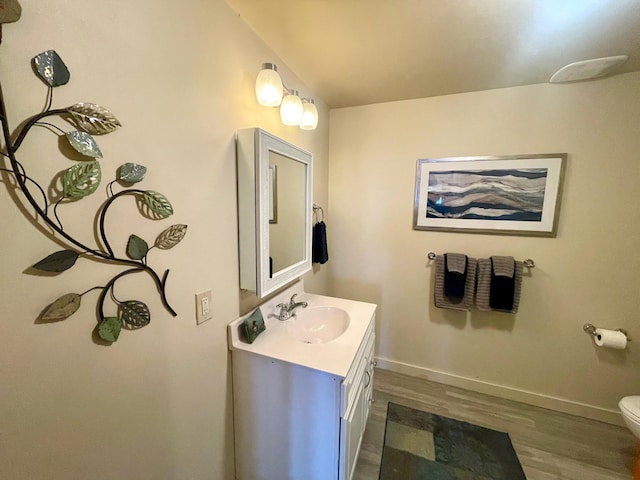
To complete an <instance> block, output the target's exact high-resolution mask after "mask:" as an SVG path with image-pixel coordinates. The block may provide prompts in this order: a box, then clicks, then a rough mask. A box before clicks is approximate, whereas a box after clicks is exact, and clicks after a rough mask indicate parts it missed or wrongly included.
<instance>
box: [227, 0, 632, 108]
mask: <svg viewBox="0 0 640 480" xmlns="http://www.w3.org/2000/svg"><path fill="white" fill-rule="evenodd" d="M227 2H228V3H229V5H230V6H231V8H232V9H234V11H236V12H237V13H238V15H239V16H240V17H241V18H243V19H244V20H245V22H246V23H247V24H249V26H250V27H251V28H252V29H253V30H254V31H255V32H256V33H257V34H258V35H259V36H260V37H261V38H262V39H263V40H264V41H265V43H267V45H269V46H270V47H271V48H272V49H273V50H274V51H275V52H277V54H278V56H279V57H280V58H281V59H282V61H284V62H285V63H286V65H287V66H288V67H289V68H290V69H291V70H292V71H293V72H295V74H296V75H297V76H298V77H299V78H300V79H301V80H302V81H303V82H304V83H305V84H306V85H307V86H308V87H309V88H311V89H312V90H313V92H314V93H315V94H316V95H318V96H319V97H320V98H321V99H322V100H324V101H325V102H326V103H327V104H328V105H329V106H330V107H331V108H338V107H348V106H355V105H366V104H371V103H380V102H389V101H395V100H405V99H413V98H423V97H431V96H436V95H447V94H452V93H461V92H470V91H477V90H489V89H493V88H502V87H511V86H519V85H529V84H534V83H544V82H547V81H548V80H549V78H550V77H551V75H552V74H553V73H554V72H555V71H556V70H558V69H559V68H561V67H563V66H564V65H566V64H568V63H572V62H576V61H580V60H586V59H590V58H600V57H607V56H612V55H628V56H629V59H628V60H627V62H626V63H625V64H624V65H622V67H620V69H619V70H618V71H617V73H623V72H631V71H640V0H227ZM273 61H274V59H270V58H265V59H264V62H273ZM276 64H277V62H276ZM259 68H260V66H259V65H256V73H257V71H258V70H259ZM283 81H284V82H285V84H287V79H286V77H284V78H283ZM290 86H291V87H297V86H296V85H290ZM300 93H301V94H302V95H303V96H304V95H305V92H304V91H302V92H300Z"/></svg>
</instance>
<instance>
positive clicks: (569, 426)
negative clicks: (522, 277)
mask: <svg viewBox="0 0 640 480" xmlns="http://www.w3.org/2000/svg"><path fill="white" fill-rule="evenodd" d="M374 398H375V403H374V404H373V405H372V407H371V413H370V416H369V420H368V422H367V428H366V431H365V434H364V438H363V440H362V446H361V448H360V455H359V457H358V463H357V466H356V471H355V474H354V477H353V479H354V480H376V479H377V478H378V472H379V469H380V459H381V455H382V445H383V441H384V428H385V420H386V416H387V404H388V402H394V403H398V404H401V405H406V406H408V407H412V408H416V409H419V410H424V411H427V412H432V413H436V414H438V415H443V416H446V417H450V418H455V419H458V420H463V421H466V422H469V423H473V424H476V425H480V426H483V427H487V428H491V429H493V430H498V431H501V432H507V433H508V434H509V436H510V437H511V442H512V443H513V446H514V448H515V450H516V453H517V454H518V458H519V459H520V463H521V464H522V468H523V469H524V472H525V474H526V476H527V480H552V479H553V480H556V479H563V480H564V479H566V480H618V479H620V480H630V479H631V478H633V474H632V471H633V467H634V462H635V459H636V456H637V453H638V441H637V439H636V438H635V437H634V436H633V435H632V434H631V432H629V431H628V430H627V429H626V428H624V427H621V426H616V425H611V424H608V423H603V422H598V421H594V420H590V419H586V418H582V417H577V416H573V415H568V414H565V413H560V412H556V411H553V410H548V409H544V408H539V407H535V406H531V405H527V404H523V403H519V402H514V401H511V400H506V399H503V398H498V397H492V396H489V395H484V394H481V393H476V392H471V391H468V390H463V389H460V388H456V387H450V386H448V385H443V384H440V383H435V382H430V381H427V380H424V379H421V378H417V377H411V376H407V375H403V374H399V373H395V372H390V371H388V370H382V369H376V373H375V376H374ZM405 480H411V479H408V478H407V479H405Z"/></svg>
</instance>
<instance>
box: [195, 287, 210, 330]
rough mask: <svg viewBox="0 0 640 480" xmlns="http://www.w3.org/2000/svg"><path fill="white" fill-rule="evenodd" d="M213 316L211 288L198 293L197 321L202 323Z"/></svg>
mask: <svg viewBox="0 0 640 480" xmlns="http://www.w3.org/2000/svg"><path fill="white" fill-rule="evenodd" d="M212 318H213V313H212V312H211V290H207V291H206V292H202V293H197V294H196V323H197V324H198V325H200V324H201V323H203V322H206V321H207V320H211V319H212Z"/></svg>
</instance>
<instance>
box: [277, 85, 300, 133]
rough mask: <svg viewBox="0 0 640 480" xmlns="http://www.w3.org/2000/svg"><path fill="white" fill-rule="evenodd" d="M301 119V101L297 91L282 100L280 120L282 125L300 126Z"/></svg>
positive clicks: (292, 91)
mask: <svg viewBox="0 0 640 480" xmlns="http://www.w3.org/2000/svg"><path fill="white" fill-rule="evenodd" d="M301 119H302V100H300V97H298V92H297V90H291V92H290V93H289V94H288V95H287V96H286V97H284V98H283V99H282V104H281V105H280V120H281V121H282V123H283V124H284V125H291V126H297V125H300V120H301Z"/></svg>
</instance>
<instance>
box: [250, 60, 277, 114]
mask: <svg viewBox="0 0 640 480" xmlns="http://www.w3.org/2000/svg"><path fill="white" fill-rule="evenodd" d="M256 97H257V98H258V103H259V104H260V105H264V106H265V107H277V106H278V105H280V103H281V102H282V80H281V79H280V75H279V74H278V67H276V66H275V65H274V64H273V63H263V64H262V70H260V73H259V74H258V78H256Z"/></svg>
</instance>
